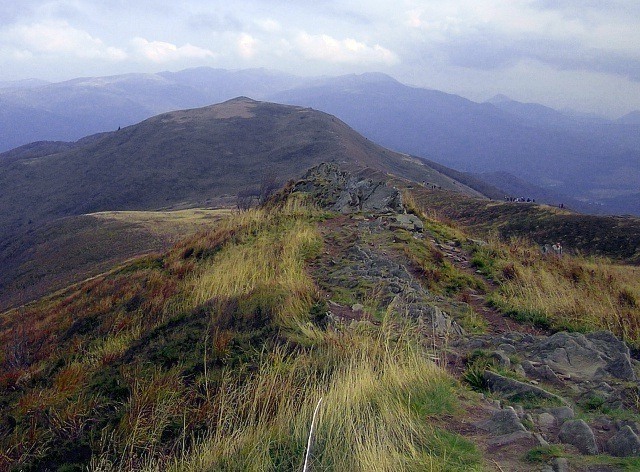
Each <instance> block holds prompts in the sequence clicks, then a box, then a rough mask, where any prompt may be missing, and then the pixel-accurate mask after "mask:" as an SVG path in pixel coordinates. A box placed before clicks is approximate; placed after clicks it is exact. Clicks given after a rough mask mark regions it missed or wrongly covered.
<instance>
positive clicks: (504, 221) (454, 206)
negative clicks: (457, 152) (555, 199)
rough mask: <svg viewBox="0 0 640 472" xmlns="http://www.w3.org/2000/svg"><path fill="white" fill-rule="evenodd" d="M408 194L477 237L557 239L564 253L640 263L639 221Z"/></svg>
mask: <svg viewBox="0 0 640 472" xmlns="http://www.w3.org/2000/svg"><path fill="white" fill-rule="evenodd" d="M396 183H398V184H400V185H404V186H406V183H405V184H403V183H402V182H399V181H396ZM413 194H414V197H415V199H416V200H417V201H418V202H419V204H420V205H421V206H422V207H423V208H425V209H426V210H427V211H428V212H430V213H433V214H437V215H438V217H439V218H440V219H444V220H446V221H448V222H450V223H452V224H453V222H455V224H456V225H458V226H461V227H464V228H467V229H468V230H470V231H472V232H473V233H476V234H479V235H480V236H482V237H487V236H488V235H490V234H497V235H498V236H500V237H501V238H510V237H521V238H525V239H527V240H529V241H531V242H534V243H536V244H539V245H543V244H553V243H554V242H556V241H560V242H562V245H563V246H564V247H565V248H566V249H567V250H569V251H573V252H579V253H582V254H586V255H598V256H605V257H610V258H613V259H618V260H621V261H626V262H631V263H634V264H638V263H640V219H638V218H626V217H608V216H594V215H582V214H579V213H572V212H569V211H565V210H560V209H557V208H553V207H549V206H546V205H534V204H522V203H506V202H501V201H488V200H481V199H476V198H469V197H467V196H465V195H461V194H453V193H451V192H441V191H437V190H429V189H424V188H421V187H414V189H413Z"/></svg>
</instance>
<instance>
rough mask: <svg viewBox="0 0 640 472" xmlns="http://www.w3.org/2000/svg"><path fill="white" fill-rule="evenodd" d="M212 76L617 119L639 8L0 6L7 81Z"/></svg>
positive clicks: (476, 2) (630, 105) (478, 3)
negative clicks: (256, 73)
mask: <svg viewBox="0 0 640 472" xmlns="http://www.w3.org/2000/svg"><path fill="white" fill-rule="evenodd" d="M203 65H204V66H212V67H221V68H227V69H242V68H251V67H267V68H270V69H276V70H282V71H285V72H290V73H293V74H297V75H320V74H323V75H336V74H346V73H353V72H356V73H359V72H365V71H380V72H385V73H387V74H389V75H391V76H393V77H395V78H396V79H398V80H400V81H401V82H404V83H407V84H410V85H417V86H421V87H429V88H435V89H438V90H444V91H447V92H452V93H457V94H460V95H463V96H465V97H468V98H471V99H473V100H477V101H481V100H485V99H487V98H490V97H491V96H492V95H495V94H497V93H503V94H506V95H508V96H510V97H512V98H514V99H517V100H520V101H534V102H538V103H543V104H546V105H549V106H553V107H555V108H563V107H571V108H574V109H577V110H580V111H589V112H596V113H602V114H606V115H608V116H619V115H622V114H624V113H627V112H629V111H631V110H633V109H640V1H638V0H606V1H605V0H504V1H499V0H450V1H444V0H439V1H431V0H419V1H414V0H395V1H391V0H388V1H383V0H341V1H337V0H336V1H334V0H255V1H242V0H236V1H224V2H223V1H204V0H187V1H182V2H176V1H165V0H153V1H151V0H93V1H91V0H49V1H47V0H18V1H16V0H0V81H8V80H17V79H23V78H32V77H34V78H41V79H46V80H53V81H59V80H64V79H69V78H73V77H77V76H98V75H110V74H120V73H126V72H159V71H162V70H180V69H184V68H187V67H195V66H203Z"/></svg>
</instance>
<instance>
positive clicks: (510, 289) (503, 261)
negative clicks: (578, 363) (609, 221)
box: [474, 239, 640, 346]
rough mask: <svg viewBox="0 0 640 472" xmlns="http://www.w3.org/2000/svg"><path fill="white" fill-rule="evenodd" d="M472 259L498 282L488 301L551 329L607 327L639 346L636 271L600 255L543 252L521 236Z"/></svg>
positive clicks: (495, 243) (639, 280)
mask: <svg viewBox="0 0 640 472" xmlns="http://www.w3.org/2000/svg"><path fill="white" fill-rule="evenodd" d="M474 263H476V265H477V267H481V268H482V270H483V271H485V272H486V273H487V274H488V275H490V276H491V277H492V278H493V279H494V280H495V281H497V282H498V284H499V289H498V291H497V292H496V293H494V294H493V296H492V301H493V303H494V304H496V305H497V306H498V307H499V308H501V309H502V310H503V311H504V312H506V313H509V314H510V315H512V316H514V317H516V318H519V319H521V320H523V321H533V322H535V323H537V324H539V325H541V326H545V325H547V326H548V327H551V328H552V329H569V330H577V331H591V330H598V329H607V330H611V331H612V332H614V333H615V334H617V335H618V336H621V337H622V338H623V339H625V340H626V341H628V342H629V343H630V344H632V345H634V346H640V303H638V302H639V301H640V269H639V268H638V267H635V266H629V265H622V264H616V263H613V262H612V261H610V260H607V259H604V258H585V257H581V256H573V255H569V254H563V255H562V256H561V257H558V256H556V255H549V254H543V253H542V252H541V251H540V250H539V249H538V248H537V247H535V246H533V245H531V244H530V243H528V242H527V241H525V240H521V239H512V240H510V241H507V242H505V241H499V240H497V239H494V240H491V241H490V243H489V244H488V245H487V246H485V247H479V248H477V249H476V252H475V255H474Z"/></svg>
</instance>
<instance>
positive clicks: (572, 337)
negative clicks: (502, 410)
mask: <svg viewBox="0 0 640 472" xmlns="http://www.w3.org/2000/svg"><path fill="white" fill-rule="evenodd" d="M532 357H533V358H535V359H536V360H538V361H539V362H541V363H543V364H544V365H546V366H547V367H548V368H550V370H551V371H553V372H554V373H555V374H560V375H563V376H570V378H572V379H575V380H582V381H585V380H586V381H590V382H593V381H597V380H602V379H603V378H605V377H607V376H613V377H615V378H618V379H622V380H635V379H636V376H635V372H634V371H633V367H632V365H631V357H630V355H629V348H628V347H627V346H626V344H625V343H624V342H622V341H620V340H619V339H618V338H616V337H615V336H614V335H613V334H612V333H610V332H608V331H600V332H596V333H589V334H586V335H583V334H580V333H565V332H561V333H556V334H554V335H553V336H550V337H549V338H548V339H546V340H544V341H542V342H540V343H538V345H537V346H535V349H534V350H533V352H532Z"/></svg>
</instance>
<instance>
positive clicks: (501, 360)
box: [489, 351, 511, 369]
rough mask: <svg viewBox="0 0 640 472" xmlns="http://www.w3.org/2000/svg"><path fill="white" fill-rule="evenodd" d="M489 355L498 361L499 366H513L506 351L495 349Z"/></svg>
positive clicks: (506, 367)
mask: <svg viewBox="0 0 640 472" xmlns="http://www.w3.org/2000/svg"><path fill="white" fill-rule="evenodd" d="M489 357H490V358H491V359H493V360H494V361H496V362H497V363H498V366H500V367H503V368H505V369H508V368H509V367H511V360H510V359H509V358H508V357H507V355H506V354H505V353H504V352H501V351H493V352H492V353H491V354H489Z"/></svg>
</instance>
